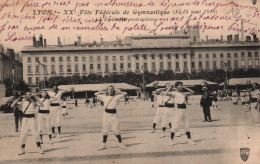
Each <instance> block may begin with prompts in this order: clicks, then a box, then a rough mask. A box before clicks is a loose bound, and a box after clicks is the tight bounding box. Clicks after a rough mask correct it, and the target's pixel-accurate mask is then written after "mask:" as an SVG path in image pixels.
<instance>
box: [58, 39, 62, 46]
mask: <svg viewBox="0 0 260 164" xmlns="http://www.w3.org/2000/svg"><path fill="white" fill-rule="evenodd" d="M58 46H61V42H60V37H58Z"/></svg>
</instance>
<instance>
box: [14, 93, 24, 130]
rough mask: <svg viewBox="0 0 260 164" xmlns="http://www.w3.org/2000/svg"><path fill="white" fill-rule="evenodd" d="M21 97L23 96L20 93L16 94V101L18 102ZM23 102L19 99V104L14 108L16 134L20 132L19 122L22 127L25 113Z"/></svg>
mask: <svg viewBox="0 0 260 164" xmlns="http://www.w3.org/2000/svg"><path fill="white" fill-rule="evenodd" d="M20 96H22V95H21V93H20V92H15V95H14V99H15V100H17V99H19V97H20ZM21 102H22V99H19V100H18V102H17V103H16V104H15V105H14V107H13V111H14V119H15V132H18V127H19V122H20V125H22V119H23V112H22V107H21Z"/></svg>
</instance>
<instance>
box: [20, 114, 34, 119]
mask: <svg viewBox="0 0 260 164" xmlns="http://www.w3.org/2000/svg"><path fill="white" fill-rule="evenodd" d="M23 117H26V118H33V117H35V114H23Z"/></svg>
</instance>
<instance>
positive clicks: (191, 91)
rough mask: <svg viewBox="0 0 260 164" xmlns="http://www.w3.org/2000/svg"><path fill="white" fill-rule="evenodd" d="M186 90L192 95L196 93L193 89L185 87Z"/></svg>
mask: <svg viewBox="0 0 260 164" xmlns="http://www.w3.org/2000/svg"><path fill="white" fill-rule="evenodd" d="M183 88H184V89H186V90H187V91H188V92H190V94H192V95H193V94H195V92H194V91H193V90H192V89H190V88H187V87H183Z"/></svg>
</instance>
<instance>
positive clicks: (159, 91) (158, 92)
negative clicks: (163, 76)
mask: <svg viewBox="0 0 260 164" xmlns="http://www.w3.org/2000/svg"><path fill="white" fill-rule="evenodd" d="M164 90H165V88H160V89H156V90H155V91H154V92H153V94H156V95H159V94H160V93H161V92H162V91H164Z"/></svg>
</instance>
